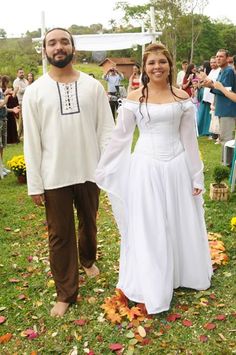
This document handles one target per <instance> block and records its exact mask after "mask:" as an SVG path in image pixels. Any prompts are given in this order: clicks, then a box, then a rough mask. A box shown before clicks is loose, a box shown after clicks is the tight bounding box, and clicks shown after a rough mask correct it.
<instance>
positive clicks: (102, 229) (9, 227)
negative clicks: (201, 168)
mask: <svg viewBox="0 0 236 355" xmlns="http://www.w3.org/2000/svg"><path fill="white" fill-rule="evenodd" d="M199 143H200V150H201V152H202V157H203V160H204V164H205V184H206V193H205V216H206V223H207V228H208V230H209V231H211V232H218V233H221V235H222V240H223V241H224V244H225V247H226V251H227V254H228V256H229V262H228V264H226V265H225V266H220V267H219V268H218V269H217V270H216V271H215V273H214V277H213V280H212V287H211V289H210V290H209V291H205V292H195V291H191V290H184V289H181V290H177V291H176V292H175V293H174V297H173V302H172V307H171V310H170V311H169V312H164V313H162V314H159V315H156V316H155V317H153V323H152V326H151V328H150V331H149V332H148V334H147V337H148V338H149V339H150V340H151V342H150V343H149V344H147V345H143V346H141V345H138V344H136V345H135V346H134V352H133V353H134V354H145V355H146V354H150V355H156V354H173V355H174V354H203V355H205V354H207V355H208V354H211V355H221V354H225V355H226V354H233V353H236V339H235V337H236V318H235V310H236V301H235V299H236V297H235V296H236V289H235V266H236V256H235V246H236V234H235V233H233V232H231V230H230V220H231V218H232V217H233V216H236V209H235V202H236V194H235V193H234V194H232V195H231V197H230V200H229V201H227V202H214V201H211V200H210V199H209V184H210V182H212V173H213V169H214V166H215V165H217V164H218V163H219V160H220V147H219V146H217V145H214V143H213V142H212V141H209V140H207V139H206V138H200V139H199ZM21 153H22V143H21V144H19V145H9V146H8V147H7V148H6V149H5V152H4V161H5V163H6V161H7V160H9V159H10V158H11V157H12V156H13V155H15V154H21ZM98 228H99V232H98V241H99V249H98V250H99V258H98V261H97V264H98V266H99V268H100V270H101V275H100V277H99V278H98V279H97V280H93V279H92V280H88V279H87V278H86V277H85V276H84V274H83V273H82V271H81V273H80V300H79V302H78V303H77V304H76V305H74V306H73V307H71V308H70V310H69V312H68V313H67V314H66V316H65V317H64V318H62V319H53V318H51V317H50V316H49V310H50V308H51V307H52V304H53V302H54V301H55V289H54V287H53V286H52V285H51V284H50V282H49V281H50V280H51V276H50V271H49V265H48V248H47V236H46V228H45V216H44V210H43V208H37V207H35V206H34V205H33V203H32V202H31V199H30V198H29V197H28V196H27V189H26V185H20V184H18V183H17V180H16V177H15V176H14V175H13V174H12V173H11V174H9V175H8V176H7V177H6V178H4V179H3V180H1V181H0V243H1V251H0V285H1V288H0V316H3V317H6V321H5V322H4V323H2V324H0V336H1V335H4V334H6V333H11V334H12V335H13V336H12V339H11V340H10V341H9V342H7V343H5V344H0V354H4V355H5V354H7V355H8V354H9V355H12V354H17V355H21V354H27V355H28V354H31V353H32V354H34V353H33V351H35V352H37V354H69V353H70V351H71V350H72V349H73V347H77V349H78V354H85V353H86V352H85V351H87V350H86V349H93V351H94V353H95V354H96V355H98V354H99V355H104V354H105V355H106V354H107V355H108V354H111V353H112V352H111V350H109V344H111V343H121V344H123V345H124V349H125V350H124V354H127V355H128V354H132V351H131V350H130V351H128V348H129V342H130V338H128V337H127V335H128V336H129V329H128V323H127V322H126V323H122V325H121V326H120V327H118V326H114V325H112V324H111V323H110V322H108V321H106V320H105V321H104V318H103V317H101V314H102V313H103V310H102V309H101V307H100V306H101V305H102V303H103V302H104V298H105V297H107V296H111V295H113V293H114V288H115V286H116V282H117V269H118V259H119V234H118V231H117V228H116V226H115V223H114V220H113V217H112V214H111V209H110V205H109V203H108V200H107V197H106V196H105V194H104V193H102V195H101V200H100V210H99V218H98ZM12 279H13V280H12ZM14 279H15V281H18V282H13V281H14ZM212 295H214V296H212ZM202 298H203V299H206V300H207V303H206V305H202ZM203 303H204V302H203ZM170 313H180V314H181V319H180V320H177V321H175V322H168V321H167V319H166V317H167V315H168V314H170ZM219 314H223V315H225V317H226V318H225V320H224V321H219V320H216V319H215V317H216V316H217V315H219ZM81 318H83V319H86V324H85V325H83V326H78V325H75V324H74V320H76V319H81ZM183 319H188V320H190V321H191V322H192V326H191V327H185V326H183V325H182V320H183ZM209 322H213V323H214V324H215V325H216V328H215V329H214V330H206V329H204V328H203V325H204V324H206V323H209ZM28 328H32V329H34V330H35V331H37V332H38V334H39V336H38V337H37V338H35V339H33V340H30V339H28V338H26V337H23V336H22V335H23V334H22V332H23V331H25V330H26V329H28ZM162 333H163V334H162ZM200 335H207V336H208V341H207V342H200V341H199V336H200Z"/></svg>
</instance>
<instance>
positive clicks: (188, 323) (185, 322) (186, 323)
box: [182, 319, 193, 327]
mask: <svg viewBox="0 0 236 355" xmlns="http://www.w3.org/2000/svg"><path fill="white" fill-rule="evenodd" d="M182 324H183V325H184V326H185V327H191V326H192V325H193V323H192V322H191V320H188V319H184V320H183V321H182Z"/></svg>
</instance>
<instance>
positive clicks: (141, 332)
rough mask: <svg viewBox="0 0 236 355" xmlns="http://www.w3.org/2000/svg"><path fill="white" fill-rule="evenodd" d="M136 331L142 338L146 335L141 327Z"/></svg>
mask: <svg viewBox="0 0 236 355" xmlns="http://www.w3.org/2000/svg"><path fill="white" fill-rule="evenodd" d="M137 331H138V333H139V335H140V336H141V337H142V338H145V336H146V335H147V333H146V330H145V329H144V328H143V327H142V326H141V325H139V326H138V328H137Z"/></svg>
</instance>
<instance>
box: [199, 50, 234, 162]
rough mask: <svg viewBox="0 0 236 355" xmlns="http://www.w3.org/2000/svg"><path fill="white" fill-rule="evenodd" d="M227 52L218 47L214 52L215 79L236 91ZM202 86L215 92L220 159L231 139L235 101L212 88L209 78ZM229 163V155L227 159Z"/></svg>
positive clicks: (212, 83)
mask: <svg viewBox="0 0 236 355" xmlns="http://www.w3.org/2000/svg"><path fill="white" fill-rule="evenodd" d="M228 57H229V53H228V51H227V50H226V49H219V50H218V52H217V54H216V61H217V65H218V66H219V67H220V69H221V70H220V73H219V75H218V77H217V81H220V82H221V83H222V85H223V86H225V87H226V88H227V89H228V90H230V91H233V92H236V78H235V73H234V70H233V68H232V67H231V66H230V65H229V64H228ZM204 86H207V87H210V88H211V92H212V93H213V94H215V115H216V116H218V117H219V119H220V141H221V144H222V161H223V152H224V145H225V143H226V142H227V141H229V140H231V139H233V137H234V130H235V122H236V103H235V102H232V101H231V100H230V99H228V98H227V97H226V96H225V95H224V94H223V93H222V92H221V91H220V90H217V89H214V82H213V81H212V80H210V79H208V78H207V79H206V80H205V81H204ZM228 164H230V157H229V160H228Z"/></svg>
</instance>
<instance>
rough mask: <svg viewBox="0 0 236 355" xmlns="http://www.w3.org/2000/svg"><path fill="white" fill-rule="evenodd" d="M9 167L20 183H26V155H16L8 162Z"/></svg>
mask: <svg viewBox="0 0 236 355" xmlns="http://www.w3.org/2000/svg"><path fill="white" fill-rule="evenodd" d="M7 165H8V166H9V168H10V169H11V171H13V173H14V174H15V175H16V176H17V179H18V181H19V183H25V182H26V165H25V159H24V155H15V156H14V157H13V158H12V159H11V160H9V161H8V162H7Z"/></svg>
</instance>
